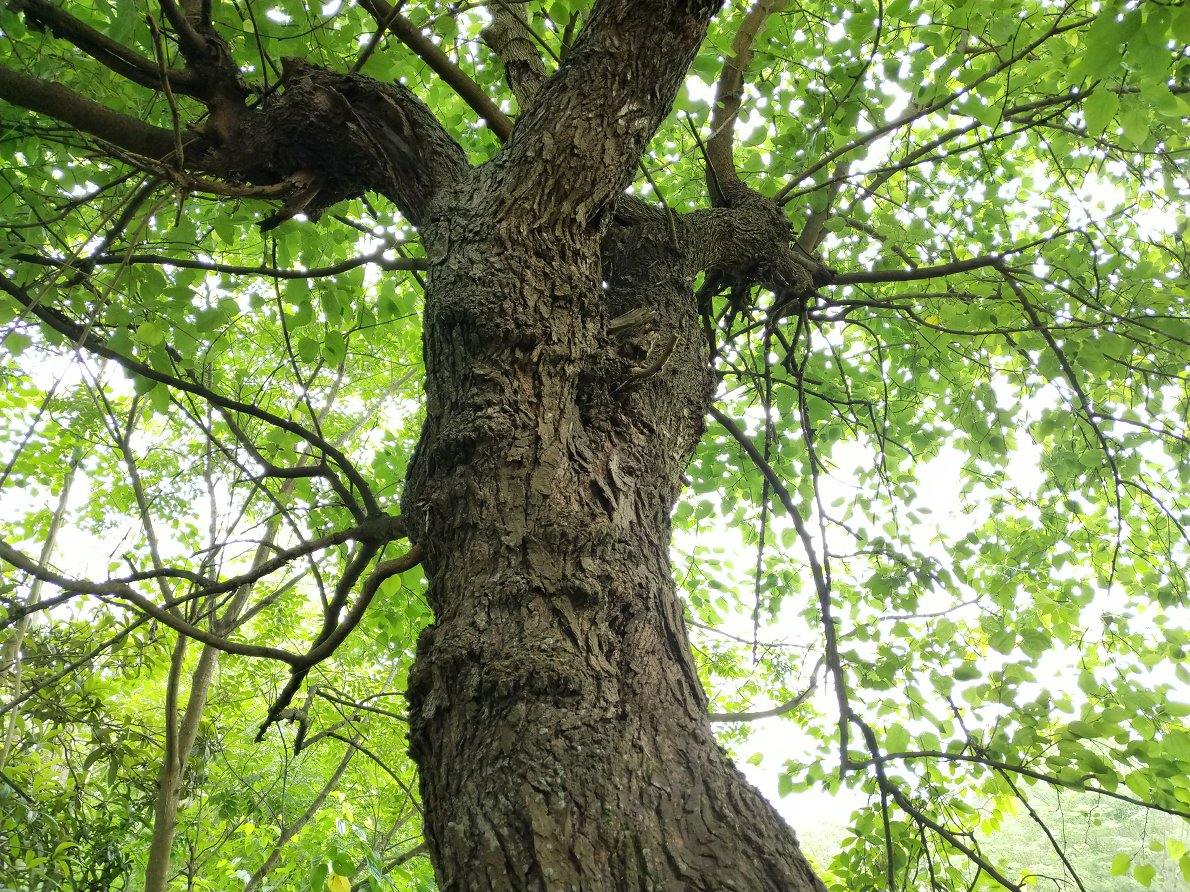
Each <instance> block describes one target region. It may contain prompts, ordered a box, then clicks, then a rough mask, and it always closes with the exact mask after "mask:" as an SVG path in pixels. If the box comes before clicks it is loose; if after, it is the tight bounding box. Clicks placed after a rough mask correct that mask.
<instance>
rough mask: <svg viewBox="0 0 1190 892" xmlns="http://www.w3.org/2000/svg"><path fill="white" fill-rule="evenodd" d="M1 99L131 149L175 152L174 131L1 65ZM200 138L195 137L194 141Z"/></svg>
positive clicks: (150, 154)
mask: <svg viewBox="0 0 1190 892" xmlns="http://www.w3.org/2000/svg"><path fill="white" fill-rule="evenodd" d="M0 99H3V100H5V101H7V102H9V103H11V104H13V105H16V106H20V107H21V108H27V109H29V111H33V112H37V113H38V114H42V115H46V116H47V117H51V118H53V119H55V120H57V121H61V122H62V123H64V124H69V125H70V126H71V127H74V128H75V129H77V130H80V131H82V132H83V133H86V134H88V135H90V136H94V137H97V138H98V139H101V140H103V141H104V142H107V143H111V144H112V145H114V146H118V147H119V148H121V149H124V150H125V151H128V152H133V153H135V154H137V155H142V156H144V157H146V158H152V159H154V160H156V161H165V160H167V159H169V158H172V157H173V155H174V147H175V145H176V142H175V136H174V131H173V130H169V129H166V128H164V127H154V126H153V125H152V124H146V123H145V122H144V121H141V120H139V119H137V118H133V117H131V116H129V115H125V114H121V113H120V112H117V111H112V110H111V109H110V108H108V107H107V106H105V105H100V104H99V103H98V102H95V101H93V100H91V99H87V98H86V97H85V96H81V95H80V94H78V93H75V92H74V91H73V90H70V89H67V88H66V87H63V86H62V85H61V84H54V83H50V82H49V81H43V80H42V79H41V78H37V77H32V76H30V75H27V74H21V73H20V72H17V71H13V70H12V69H11V68H5V67H3V66H0ZM193 143H199V144H200V145H201V141H199V140H192V141H191V144H193Z"/></svg>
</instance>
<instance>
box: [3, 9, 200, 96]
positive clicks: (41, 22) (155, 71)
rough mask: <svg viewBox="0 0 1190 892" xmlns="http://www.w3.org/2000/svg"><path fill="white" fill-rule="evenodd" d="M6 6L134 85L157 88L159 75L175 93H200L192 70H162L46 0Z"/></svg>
mask: <svg viewBox="0 0 1190 892" xmlns="http://www.w3.org/2000/svg"><path fill="white" fill-rule="evenodd" d="M8 5H9V8H11V9H13V10H15V11H17V12H23V13H24V14H25V18H26V19H27V20H28V21H29V22H30V23H31V24H33V25H34V26H39V27H42V28H48V29H49V31H50V32H51V33H52V34H53V35H54V36H55V37H59V38H61V39H63V40H66V41H67V42H68V43H70V44H72V45H73V46H75V47H77V48H78V49H80V50H82V51H83V52H84V53H86V54H87V55H88V56H90V57H91V58H92V59H94V60H95V61H96V62H98V63H99V64H101V65H103V66H105V67H106V68H109V69H111V70H112V71H114V72H115V73H116V74H118V75H120V76H121V77H123V78H126V79H127V80H130V81H132V82H133V83H134V84H138V85H139V86H142V87H148V88H149V89H151V90H156V89H159V88H160V86H161V78H162V77H164V78H166V79H167V80H168V82H169V86H170V89H171V90H173V91H174V92H175V93H183V94H185V95H187V96H197V95H198V93H199V92H200V86H201V85H200V83H199V80H198V78H196V77H195V75H194V73H193V72H191V71H181V70H178V69H176V68H171V69H168V70H165V71H162V70H161V69H160V68H159V67H158V66H157V63H156V62H154V61H153V60H152V59H148V58H146V57H144V56H142V55H140V54H139V53H136V52H133V51H132V50H130V49H129V48H128V47H126V46H124V45H123V44H121V43H117V42H116V41H114V40H112V39H111V38H110V37H108V36H107V35H105V34H103V33H102V32H100V31H97V30H95V29H94V28H92V27H91V26H90V25H88V24H86V23H85V22H82V21H80V20H79V19H76V18H75V17H74V16H72V15H70V14H69V13H67V12H66V11H65V10H64V9H62V8H61V7H58V6H55V5H54V4H53V3H50V2H48V0H9V4H8Z"/></svg>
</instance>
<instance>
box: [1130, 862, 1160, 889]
mask: <svg viewBox="0 0 1190 892" xmlns="http://www.w3.org/2000/svg"><path fill="white" fill-rule="evenodd" d="M1132 876H1134V877H1135V878H1136V881H1137V882H1138V883H1140V884H1141V885H1142V886H1144V887H1145V888H1146V889H1147V888H1148V887H1149V886H1151V885H1153V878H1154V877H1155V876H1157V868H1155V867H1153V865H1151V864H1141V865H1138V866H1137V867H1136V868H1135V869H1134V870H1133V871H1132Z"/></svg>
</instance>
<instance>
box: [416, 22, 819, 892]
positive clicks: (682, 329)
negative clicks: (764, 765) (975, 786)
mask: <svg viewBox="0 0 1190 892" xmlns="http://www.w3.org/2000/svg"><path fill="white" fill-rule="evenodd" d="M644 6H645V4H634V3H615V2H610V3H602V4H599V5H598V6H597V7H596V9H595V11H594V12H593V14H592V19H591V23H590V24H589V25H588V28H587V30H586V31H585V32H584V35H583V37H582V38H581V39H580V41H579V42H578V44H577V45H576V46H575V48H574V51H573V53H572V55H571V57H570V59H569V60H568V64H567V65H566V66H564V67H563V68H562V69H561V71H560V72H559V73H558V74H557V75H555V76H554V77H553V78H551V79H550V80H549V81H547V82H546V84H545V85H544V86H543V87H542V89H541V91H540V92H539V93H538V94H537V95H536V97H535V98H534V99H533V100H532V102H531V104H530V106H529V108H528V109H527V110H526V112H525V114H524V115H523V116H522V118H521V119H520V120H519V121H518V123H517V125H516V127H515V128H514V130H513V133H512V137H511V139H510V141H509V143H508V145H507V146H506V149H505V151H504V153H502V155H501V156H500V157H499V158H498V159H497V160H496V161H495V162H494V163H492V164H489V165H487V166H485V167H484V168H482V169H481V170H479V171H477V172H475V173H473V174H471V175H470V176H469V177H467V178H466V179H465V180H464V182H463V183H462V184H461V185H460V186H459V187H458V188H453V189H448V190H445V192H444V194H442V195H441V196H440V198H439V201H438V202H437V204H436V205H435V207H434V212H433V214H432V216H431V218H430V220H429V221H428V224H427V226H426V227H425V228H424V229H423V238H424V240H425V243H426V250H427V255H428V256H429V257H430V259H431V261H432V267H431V272H430V277H429V283H428V290H427V295H426V315H425V358H426V369H427V396H428V417H427V422H426V427H425V430H424V431H423V436H422V440H421V443H420V445H419V448H418V452H417V455H416V456H415V459H414V461H413V464H412V467H411V471H410V476H409V480H408V485H407V489H406V495H405V504H404V512H403V513H404V515H405V516H406V517H407V518H408V519H409V521H410V524H411V531H412V535H413V538H414V539H415V540H416V541H418V542H420V543H421V544H422V545H423V547H424V548H425V554H426V557H425V560H424V562H423V564H424V566H425V569H426V573H427V578H428V581H429V592H428V596H429V599H430V603H431V606H432V607H433V609H434V612H435V622H434V624H433V625H432V626H431V627H430V628H429V629H427V630H426V632H425V633H424V634H423V636H422V638H421V641H420V643H419V649H418V656H417V662H416V665H415V668H414V671H413V673H412V675H411V678H410V686H409V706H410V733H411V752H412V754H413V756H414V758H415V759H416V760H417V762H418V764H419V766H420V768H421V785H422V794H423V799H424V803H425V832H426V840H427V844H428V846H429V848H430V852H431V853H432V858H433V862H434V864H435V867H436V870H437V874H438V881H439V885H440V887H441V888H442V889H443V890H447V892H463V890H480V889H482V890H562V889H582V890H603V889H609V890H610V889H642V890H643V889H683V890H702V889H705V890H712V889H714V890H730V889H739V890H745V889H746V890H770V889H771V890H778V889H779V890H797V889H821V888H822V886H821V884H820V883H819V882H818V880H817V879H816V878H815V877H814V875H813V873H812V872H811V870H810V868H809V866H808V864H807V863H806V861H805V859H804V858H803V857H802V855H801V853H800V851H799V849H798V845H797V841H796V838H795V837H794V835H793V833H792V832H791V831H790V830H789V829H788V828H787V827H786V825H785V824H784V823H783V822H782V821H781V819H780V818H779V817H778V816H777V815H776V813H775V812H774V810H773V809H772V807H771V806H769V805H768V803H766V802H765V801H764V800H763V799H762V798H761V797H760V796H759V795H758V794H757V793H756V792H755V790H753V789H752V788H751V787H750V786H749V785H748V784H747V783H746V782H745V781H744V780H743V778H742V777H741V776H740V774H739V773H738V772H737V771H736V769H735V768H734V767H733V766H732V765H731V763H730V761H729V760H728V759H727V758H726V757H725V756H724V755H723V754H722V752H721V751H720V750H719V748H718V747H717V746H716V744H715V741H714V737H713V736H712V734H711V731H710V726H709V722H708V720H707V714H706V699H705V695H704V693H703V691H702V688H701V685H700V683H699V680H698V676H697V673H696V671H695V668H694V665H693V662H692V658H691V653H690V648H689V645H688V642H687V639H686V634H685V629H684V625H683V621H682V616H681V607H680V605H679V602H678V599H677V597H676V594H675V590H674V584H673V580H672V573H671V568H670V565H669V559H668V548H669V542H670V525H669V517H670V512H671V510H672V508H673V506H674V503H675V500H676V498H677V496H678V492H679V488H680V479H681V474H682V470H683V467H684V464H685V462H686V460H687V459H688V457H689V455H690V453H691V451H692V450H693V448H694V446H695V444H696V443H697V442H698V439H699V437H700V436H701V434H702V431H703V418H704V415H705V411H706V408H707V405H708V400H709V398H710V395H711V391H712V385H713V381H712V378H711V372H710V370H709V363H708V362H707V355H706V347H705V344H704V342H703V339H702V336H701V334H700V332H699V329H698V310H697V307H696V304H695V299H694V295H693V293H692V290H691V282H692V280H693V277H694V274H695V272H697V271H698V270H699V269H700V268H703V264H706V263H708V261H709V262H710V263H715V262H719V261H723V262H726V260H727V259H728V258H727V257H726V255H722V256H721V254H722V245H721V238H716V236H715V235H714V230H715V226H716V225H718V224H720V223H722V222H723V220H722V219H720V218H715V219H711V218H707V219H705V220H702V219H693V218H692V219H690V220H689V221H685V220H684V221H682V227H681V231H680V232H679V228H678V225H677V223H676V222H675V223H674V224H673V225H666V224H667V222H668V221H666V220H665V215H664V214H658V215H657V216H658V219H656V220H648V219H636V220H632V221H629V225H617V226H614V227H612V226H611V221H612V214H611V213H610V211H611V209H612V206H613V205H614V202H615V200H616V198H617V196H618V195H619V194H620V193H621V192H622V190H623V187H624V185H626V180H627V177H628V176H630V173H631V170H632V167H633V166H634V165H635V163H636V160H637V158H639V155H640V152H641V150H642V149H643V146H644V142H645V140H647V138H648V136H649V135H651V133H652V131H653V129H654V128H655V127H656V125H657V123H658V122H659V121H660V119H661V117H662V116H664V114H665V113H666V111H667V110H668V107H669V104H670V102H671V101H672V97H673V91H674V90H676V87H677V84H678V82H679V79H680V76H681V74H682V73H683V72H684V70H685V67H686V63H687V62H688V58H687V57H686V56H687V54H688V53H690V52H692V51H693V48H695V47H697V45H698V42H699V41H700V40H701V37H702V32H701V29H702V28H705V23H706V20H707V18H708V17H709V10H708V9H705V8H703V9H699V8H698V4H684V3H658V4H655V5H654V6H653V7H652V8H650V9H648V10H646V9H644ZM659 20H661V22H662V24H661V25H659V24H658V21H659ZM666 25H668V27H666ZM646 29H647V31H648V32H649V33H650V35H651V37H652V40H651V41H650V49H649V52H648V53H643V54H634V53H633V43H634V41H637V40H641V39H642V37H643V34H644V32H645V30H646ZM758 219H759V222H757V221H756V220H754V221H753V227H752V228H754V229H757V230H758V231H764V232H766V233H767V232H768V231H769V230H772V229H777V230H780V235H779V237H778V240H779V241H782V242H786V241H787V240H788V227H787V226H784V225H780V224H778V222H777V221H776V219H774V218H771V217H770V218H763V216H762V218H758ZM609 227H611V228H610V229H609ZM699 233H702V234H703V235H704V236H705V242H704V241H703V240H702V239H700V238H698V237H697V236H698V234H699ZM721 235H722V233H720V236H721ZM764 242H765V243H766V244H770V245H771V244H772V243H773V239H772V238H765V239H764ZM717 252H719V253H717ZM759 264H760V259H759V258H757V264H756V265H757V266H759ZM797 272H798V274H800V276H801V277H803V279H804V281H799V282H798V283H797V286H798V287H799V288H804V287H805V286H808V285H809V278H808V276H807V275H806V273H805V271H804V269H802V268H800V267H798V270H797ZM791 284H793V283H791ZM634 311H635V312H634ZM629 314H634V318H636V319H637V320H639V324H637V325H636V326H634V327H628V328H625V327H623V326H621V325H619V324H616V323H618V321H619V320H620V319H621V318H623V317H625V316H628V315H629ZM630 318H633V316H630ZM658 351H663V352H664V354H665V355H661V354H659V353H658ZM659 359H660V360H664V361H662V362H658V360H659Z"/></svg>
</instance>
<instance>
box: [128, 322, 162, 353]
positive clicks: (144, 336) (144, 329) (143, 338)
mask: <svg viewBox="0 0 1190 892" xmlns="http://www.w3.org/2000/svg"><path fill="white" fill-rule="evenodd" d="M133 337H134V338H136V340H138V341H139V342H140V343H142V344H144V345H145V346H146V347H156V346H157V345H158V344H160V343H161V342H162V341H164V340H165V332H163V331H162V330H161V328H160V326H158V325H157V324H156V323H155V322H142V323H141V324H140V325H138V326H137V329H136V333H135V334H134V335H133Z"/></svg>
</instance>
